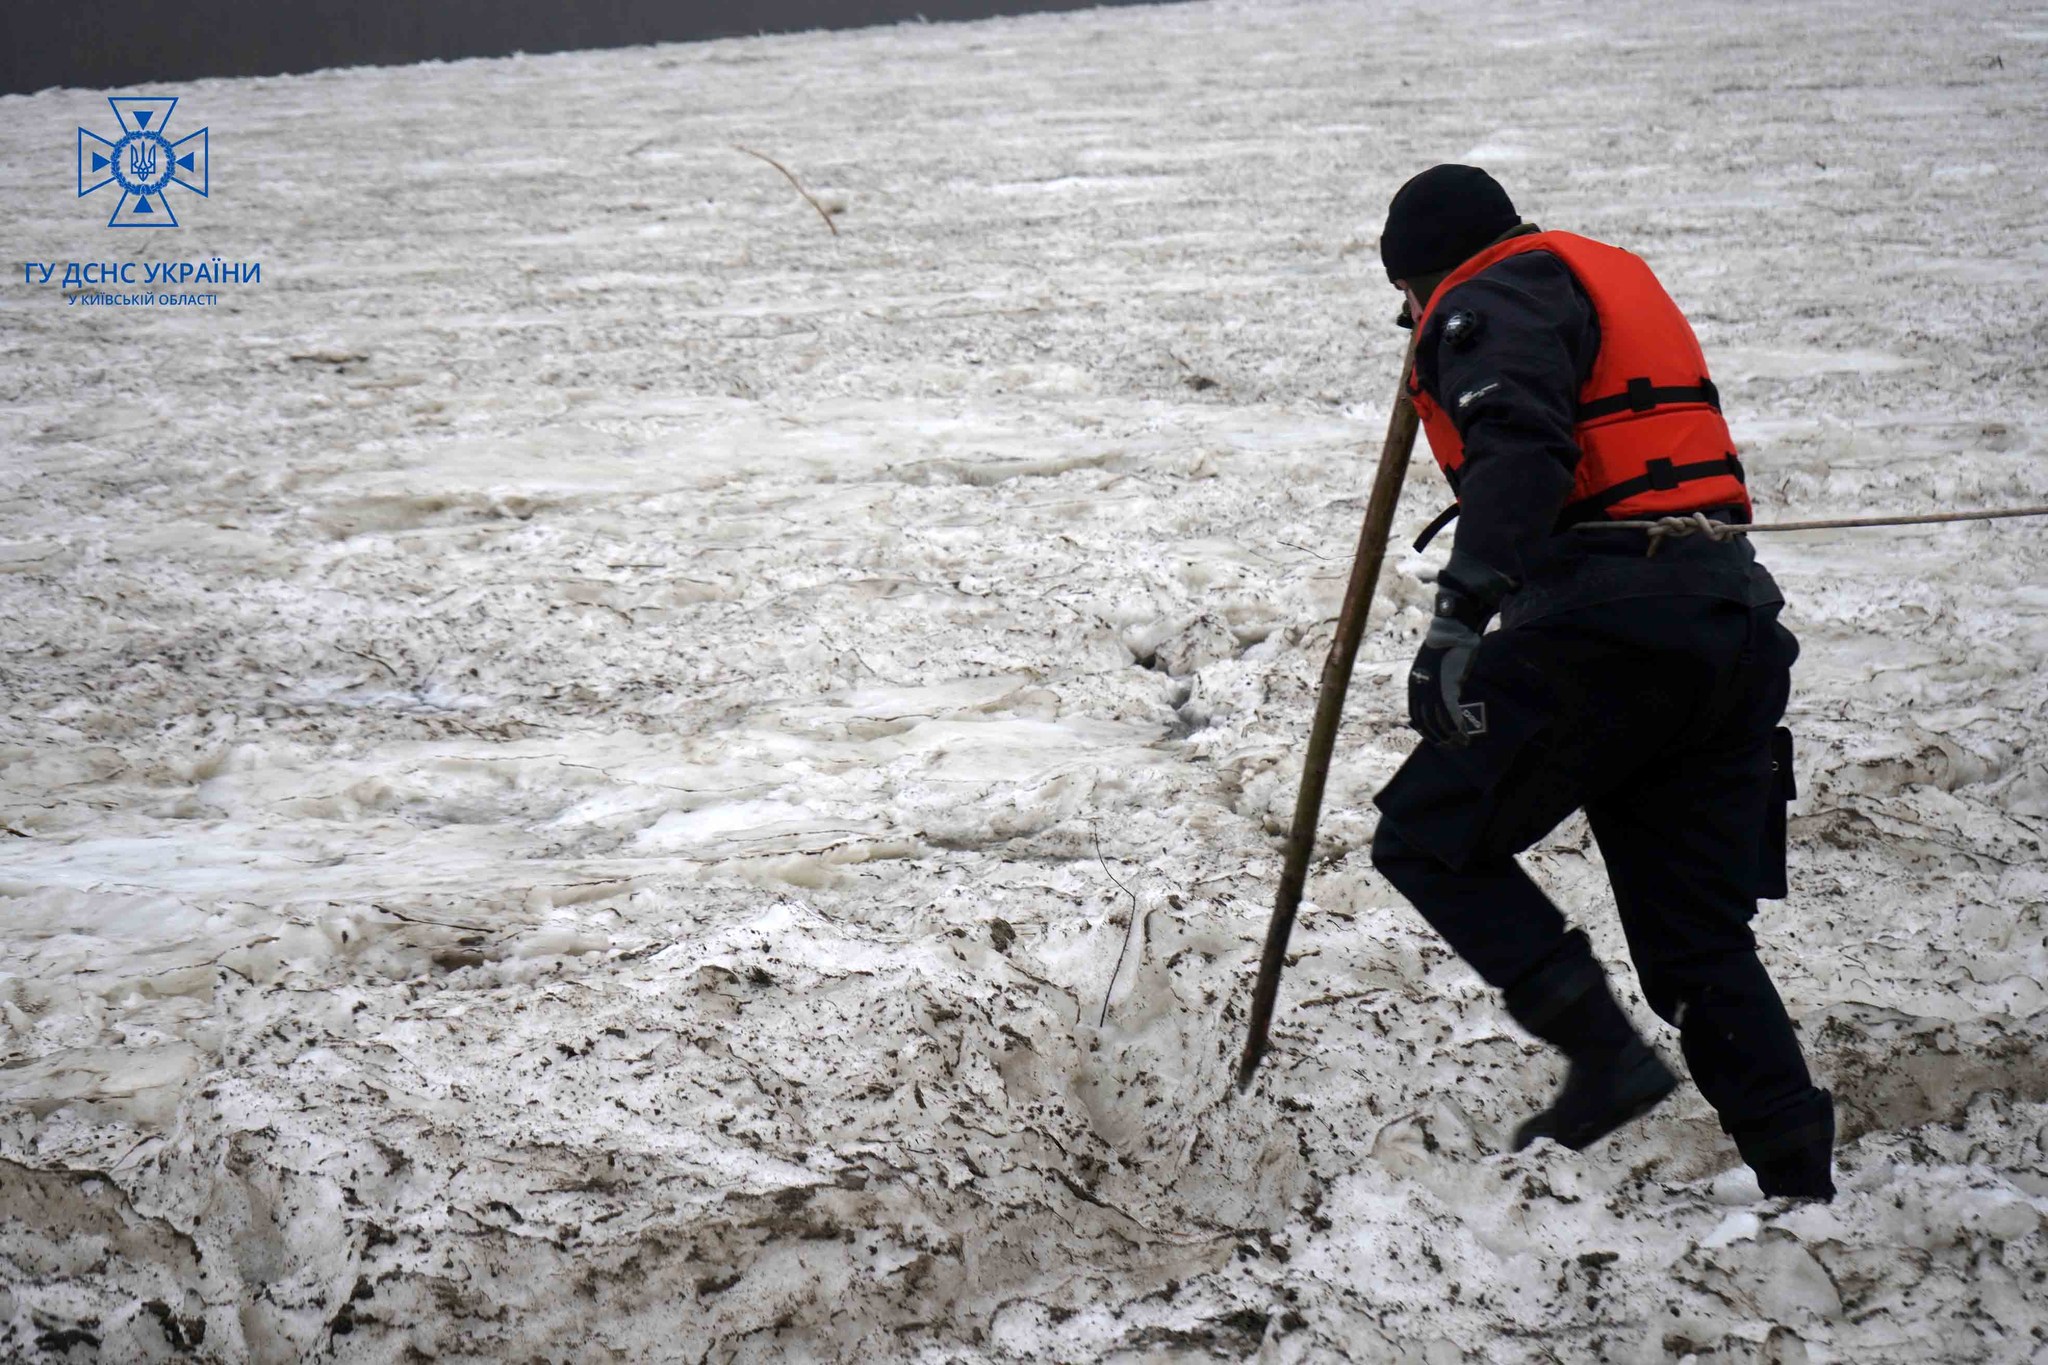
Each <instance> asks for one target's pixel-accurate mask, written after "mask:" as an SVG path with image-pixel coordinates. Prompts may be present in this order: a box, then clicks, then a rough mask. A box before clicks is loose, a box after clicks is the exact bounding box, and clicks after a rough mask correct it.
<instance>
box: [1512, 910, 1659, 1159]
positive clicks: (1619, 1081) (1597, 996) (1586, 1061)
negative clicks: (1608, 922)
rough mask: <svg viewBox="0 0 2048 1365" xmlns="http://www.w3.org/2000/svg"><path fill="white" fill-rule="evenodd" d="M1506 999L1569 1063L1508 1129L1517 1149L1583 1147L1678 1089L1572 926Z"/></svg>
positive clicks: (1518, 1018) (1518, 1019) (1525, 1025)
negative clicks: (1545, 1100)
mask: <svg viewBox="0 0 2048 1365" xmlns="http://www.w3.org/2000/svg"><path fill="white" fill-rule="evenodd" d="M1506 1004H1507V1009H1508V1013H1509V1014H1510V1015H1512V1016H1513V1017H1514V1020H1515V1022H1516V1023H1518V1024H1520V1025H1521V1026H1522V1027H1523V1028H1525V1029H1527V1030H1529V1032H1531V1033H1533V1034H1535V1035H1536V1036H1537V1037H1538V1038H1541V1039H1542V1040H1543V1041H1544V1042H1546V1043H1549V1044H1551V1045H1552V1046H1553V1047H1556V1048H1558V1049H1559V1050H1560V1051H1562V1052H1563V1053H1564V1054H1565V1057H1566V1059H1567V1062H1568V1069H1567V1070H1566V1072H1565V1078H1564V1086H1563V1088H1562V1089H1560V1090H1559V1091H1558V1094H1557V1098H1556V1099H1554V1100H1552V1101H1551V1103H1550V1107H1549V1108H1547V1109H1544V1110H1542V1111H1540V1112H1538V1113H1536V1114H1533V1115H1531V1116H1530V1117H1529V1118H1528V1119H1527V1120H1525V1121H1524V1122H1523V1123H1522V1125H1521V1126H1520V1127H1518V1128H1517V1129H1515V1150H1516V1151H1518V1152H1519V1151H1521V1150H1522V1149H1523V1148H1524V1147H1527V1146H1528V1145H1529V1144H1531V1143H1532V1142H1535V1141H1536V1140H1537V1139H1538V1138H1550V1139H1551V1140H1552V1141H1555V1142H1559V1143H1562V1144H1563V1145H1564V1146H1566V1147H1569V1148H1571V1149H1572V1150H1573V1151H1575V1152H1576V1151H1580V1150H1583V1149H1584V1148H1587V1147H1590V1146H1592V1145H1593V1144H1594V1143H1596V1142H1598V1141H1599V1140H1600V1139H1601V1138H1604V1137H1606V1136H1607V1135H1608V1134H1609V1133H1611V1132H1613V1131H1614V1130H1615V1129H1617V1128H1619V1127H1621V1126H1622V1125H1623V1124H1624V1123H1627V1122H1628V1121H1629V1120H1631V1119H1634V1118H1638V1117H1640V1116H1641V1115H1643V1114H1646V1113H1648V1112H1649V1111H1650V1110H1652V1109H1654V1108H1656V1107H1657V1105H1658V1104H1659V1103H1661V1102H1662V1101H1663V1100H1664V1098H1665V1097H1666V1096H1668V1095H1669V1094H1670V1093H1671V1092H1672V1091H1673V1090H1676V1089H1677V1088H1678V1077H1677V1076H1675V1075H1674V1074H1672V1071H1671V1068H1670V1067H1668V1066H1666V1065H1665V1064H1664V1061H1663V1059H1662V1058H1660V1057H1659V1056H1658V1055H1657V1054H1656V1052H1654V1051H1653V1050H1652V1049H1651V1047H1650V1045H1649V1044H1648V1043H1645V1042H1644V1041H1643V1039H1642V1036H1641V1035H1640V1034H1638V1033H1637V1032H1636V1029H1635V1025H1634V1024H1631V1023H1630V1022H1629V1018H1628V1016H1627V1015H1626V1014H1624V1013H1622V1009H1621V1006H1620V1005H1617V1004H1616V1003H1615V1002H1614V996H1613V995H1612V994H1611V993H1610V992H1609V991H1608V989H1607V978H1606V976H1605V975H1604V974H1603V973H1602V972H1601V970H1600V964H1599V963H1597V962H1595V961H1594V960H1593V954H1592V950H1591V947H1590V945H1589V944H1588V943H1587V942H1586V936H1585V935H1584V934H1582V933H1579V932H1578V931H1576V930H1574V931H1573V932H1572V933H1571V934H1569V935H1568V936H1567V939H1566V944H1565V948H1564V950H1563V951H1562V952H1561V953H1560V954H1559V955H1558V956H1557V957H1555V958H1553V959H1552V960H1551V961H1550V962H1549V963H1548V964H1546V965H1545V966H1544V967H1542V968H1540V969H1539V970H1538V971H1536V972H1535V973H1534V974H1532V975H1531V976H1529V977H1528V978H1526V979H1524V980H1522V981H1520V982H1517V983H1516V984H1515V985H1514V986H1513V987H1511V988H1510V989H1509V990H1508V991H1507V993H1506Z"/></svg>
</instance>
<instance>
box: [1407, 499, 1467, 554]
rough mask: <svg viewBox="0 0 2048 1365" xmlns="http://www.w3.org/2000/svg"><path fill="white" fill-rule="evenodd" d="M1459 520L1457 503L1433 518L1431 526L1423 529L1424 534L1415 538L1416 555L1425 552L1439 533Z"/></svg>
mask: <svg viewBox="0 0 2048 1365" xmlns="http://www.w3.org/2000/svg"><path fill="white" fill-rule="evenodd" d="M1457 519H1458V504H1456V503H1455V502H1454V503H1452V504H1451V505H1450V506H1449V507H1446V508H1445V509H1444V510H1443V511H1441V512H1439V513H1437V514H1436V515H1435V516H1434V517H1432V518H1431V519H1430V523H1429V525H1427V526H1425V527H1423V528H1422V534H1421V535H1419V536H1417V537H1415V553H1417V554H1421V553H1422V552H1423V551H1424V550H1426V549H1428V548H1429V542H1431V541H1432V540H1435V539H1436V537H1437V532H1439V531H1441V530H1443V529H1444V527H1446V526H1449V525H1450V524H1451V523H1452V522H1454V521H1456V520H1457Z"/></svg>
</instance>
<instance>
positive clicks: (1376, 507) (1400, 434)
mask: <svg viewBox="0 0 2048 1365" xmlns="http://www.w3.org/2000/svg"><path fill="white" fill-rule="evenodd" d="M1414 363H1415V338H1414V337H1412V336H1411V337H1410V338H1409V339H1408V354H1407V356H1406V357H1405V358H1404V359H1403V360H1402V362H1401V383H1400V385H1399V386H1398V388H1397V389H1396V392H1395V394H1394V410H1393V412H1392V414H1391V415H1389V417H1388V418H1387V441H1386V444H1385V445H1384V446H1382V447H1381V448H1380V467H1379V472H1378V473H1377V474H1375V475H1374V476H1373V481H1372V496H1371V497H1370V498H1368V499H1367V500H1366V504H1365V524H1364V525H1363V526H1362V527H1361V528H1360V529H1359V532H1358V554H1357V556H1356V557H1355V558H1354V559H1353V560H1352V561H1351V582H1350V585H1349V586H1348V587H1346V588H1345V589H1344V608H1343V610H1342V611H1341V612H1339V613H1338V616H1337V634H1336V637H1335V638H1334V639H1332V640H1331V641H1330V653H1329V657H1327V658H1325V659H1324V660H1323V680H1322V686H1321V690H1320V691H1319V692H1318V693H1317V694H1316V718H1315V723H1314V725H1313V726H1311V727H1310V729H1309V734H1308V756H1307V759H1306V761H1305V762H1304V763H1303V764H1302V768H1301V792H1300V794H1299V795H1297V796H1296V797H1295V798H1294V825H1293V827H1292V828H1291V829H1289V830H1288V833H1287V861H1286V864H1285V865H1284V867H1283V868H1282V870H1281V873H1280V893H1279V895H1278V896H1277V897H1275V898H1274V902H1273V918H1272V921H1271V922H1270V923H1269V924H1268V925H1267V926H1266V951H1265V954H1264V955H1263V956H1262V957H1261V958H1260V959H1259V978H1258V982H1257V983H1256V984H1255V985H1254V986H1253V987H1252V1019H1251V1034H1250V1036H1249V1037H1248V1038H1246V1039H1245V1044H1244V1057H1243V1059H1242V1060H1241V1061H1240V1062H1239V1063H1238V1065H1237V1088H1238V1090H1239V1092H1240V1093H1241V1092H1243V1091H1246V1090H1249V1089H1251V1084H1252V1076H1253V1074H1254V1073H1255V1072H1257V1071H1258V1069H1259V1060H1260V1059H1261V1058H1262V1057H1264V1056H1265V1055H1266V1033H1267V1030H1268V1029H1269V1028H1270V1027H1271V1026H1272V1023H1273V1004H1274V1001H1275V1000H1276V999H1278V997H1279V994H1280V971H1281V969H1282V968H1283V967H1285V966H1286V965H1287V940H1288V937H1289V936H1290V935H1291V934H1292V933H1293V932H1294V913H1295V911H1296V910H1298V909H1299V908H1300V907H1301V893H1302V890H1303V889H1304V888H1305V887H1306V886H1307V884H1308V860H1309V855H1310V854H1311V853H1313V852H1314V851H1315V846H1316V822H1317V820H1319V819H1320V818H1321V817H1322V813H1323V787H1324V785H1325V784H1326V783H1327V782H1328V780H1329V776H1330V754H1331V752H1332V751H1333V750H1334V749H1335V748H1336V746H1337V726H1338V722H1339V721H1340V720H1341V719H1342V718H1343V715H1344V694H1345V693H1346V692H1347V691H1349V690H1350V687H1351V665H1352V663H1353V662H1354V661H1356V659H1357V658H1358V642H1359V641H1360V640H1361V639H1363V638H1364V637H1365V621H1366V617H1367V616H1368V615H1370V614H1371V612H1372V599H1373V594H1374V592H1375V591H1376V590H1377V589H1378V587H1379V581H1380V565H1381V564H1382V563H1383V562H1385V560H1386V557H1387V538H1388V536H1389V535H1390V534H1391V533H1392V531H1393V528H1394V508H1395V506H1396V504H1398V503H1399V502H1400V501H1401V481H1402V480H1403V479H1404V478H1406V477H1407V474H1408V456H1409V453H1410V452H1411V451H1413V450H1414V448H1415V427H1416V416H1415V405H1414V404H1413V403H1411V402H1409V401H1408V371H1409V368H1410V367H1411V366H1412V365H1414Z"/></svg>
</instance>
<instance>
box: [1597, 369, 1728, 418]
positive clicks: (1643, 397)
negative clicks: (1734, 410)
mask: <svg viewBox="0 0 2048 1365" xmlns="http://www.w3.org/2000/svg"><path fill="white" fill-rule="evenodd" d="M1667 403H1705V404H1706V405H1707V406H1708V407H1710V408H1712V409H1713V410H1714V411H1715V412H1719V411H1720V410H1721V391H1720V390H1719V389H1717V388H1715V387H1714V381H1713V380H1711V379H1709V378H1707V377H1706V376H1705V375H1701V376H1700V382H1699V383H1698V384H1695V385H1692V386H1690V387H1686V388H1664V389H1660V388H1658V387H1657V386H1656V385H1654V384H1652V383H1651V382H1650V381H1649V380H1648V379H1631V380H1629V381H1628V387H1627V388H1626V389H1624V390H1623V391H1622V392H1620V393H1613V394H1609V395H1608V396H1607V397H1605V398H1595V399H1593V400H1592V401H1591V402H1589V403H1581V404H1579V420H1580V421H1581V422H1592V421H1597V420H1598V419H1600V418H1602V417H1612V416H1614V414H1616V413H1617V412H1648V411H1649V410H1650V409H1651V408H1661V407H1663V406H1664V405H1666V404H1667Z"/></svg>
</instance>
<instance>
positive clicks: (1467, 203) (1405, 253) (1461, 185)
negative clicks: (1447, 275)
mask: <svg viewBox="0 0 2048 1365" xmlns="http://www.w3.org/2000/svg"><path fill="white" fill-rule="evenodd" d="M1521 221H1522V218H1521V215H1520V214H1518V213H1516V212H1515V206H1514V205H1513V204H1512V203H1510V202H1509V201H1508V192H1507V191H1506V190H1504V189H1502V188H1501V187H1500V182H1499V181H1497V180H1495V179H1494V178H1493V177H1492V176H1490V175H1488V174H1487V173H1486V172H1485V171H1482V170H1480V169H1479V168H1478V167H1477V166H1431V167H1430V168H1429V169H1428V170H1426V171H1424V172H1423V173H1422V174H1420V175H1418V176H1416V177H1415V178H1414V179H1413V180H1410V181H1409V182H1408V183H1407V184H1405V185H1403V186H1402V187H1401V188H1400V189H1399V190H1397V191H1396V192H1395V194H1394V202H1393V203H1392V204H1389V205H1388V206H1387V229H1386V231H1385V232H1382V233H1381V234H1380V261H1381V263H1382V264H1384V265H1385V266H1386V267H1387V278H1388V279H1390V280H1415V279H1421V278H1423V277H1424V276H1428V275H1435V274H1438V273H1440V272H1442V271H1445V270H1452V269H1455V268H1456V267H1458V266H1460V265H1463V264H1464V263H1465V262H1466V261H1467V260H1469V259H1471V258H1472V257H1473V256H1475V255H1477V254H1478V253H1479V252H1481V251H1483V250H1485V249H1486V247H1488V246H1490V245H1491V244H1492V243H1493V241H1494V239H1495V238H1497V237H1499V236H1500V235H1501V234H1502V233H1504V232H1506V231H1507V230H1508V229H1510V228H1513V227H1516V226H1518V225H1519V224H1520V223H1521Z"/></svg>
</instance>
